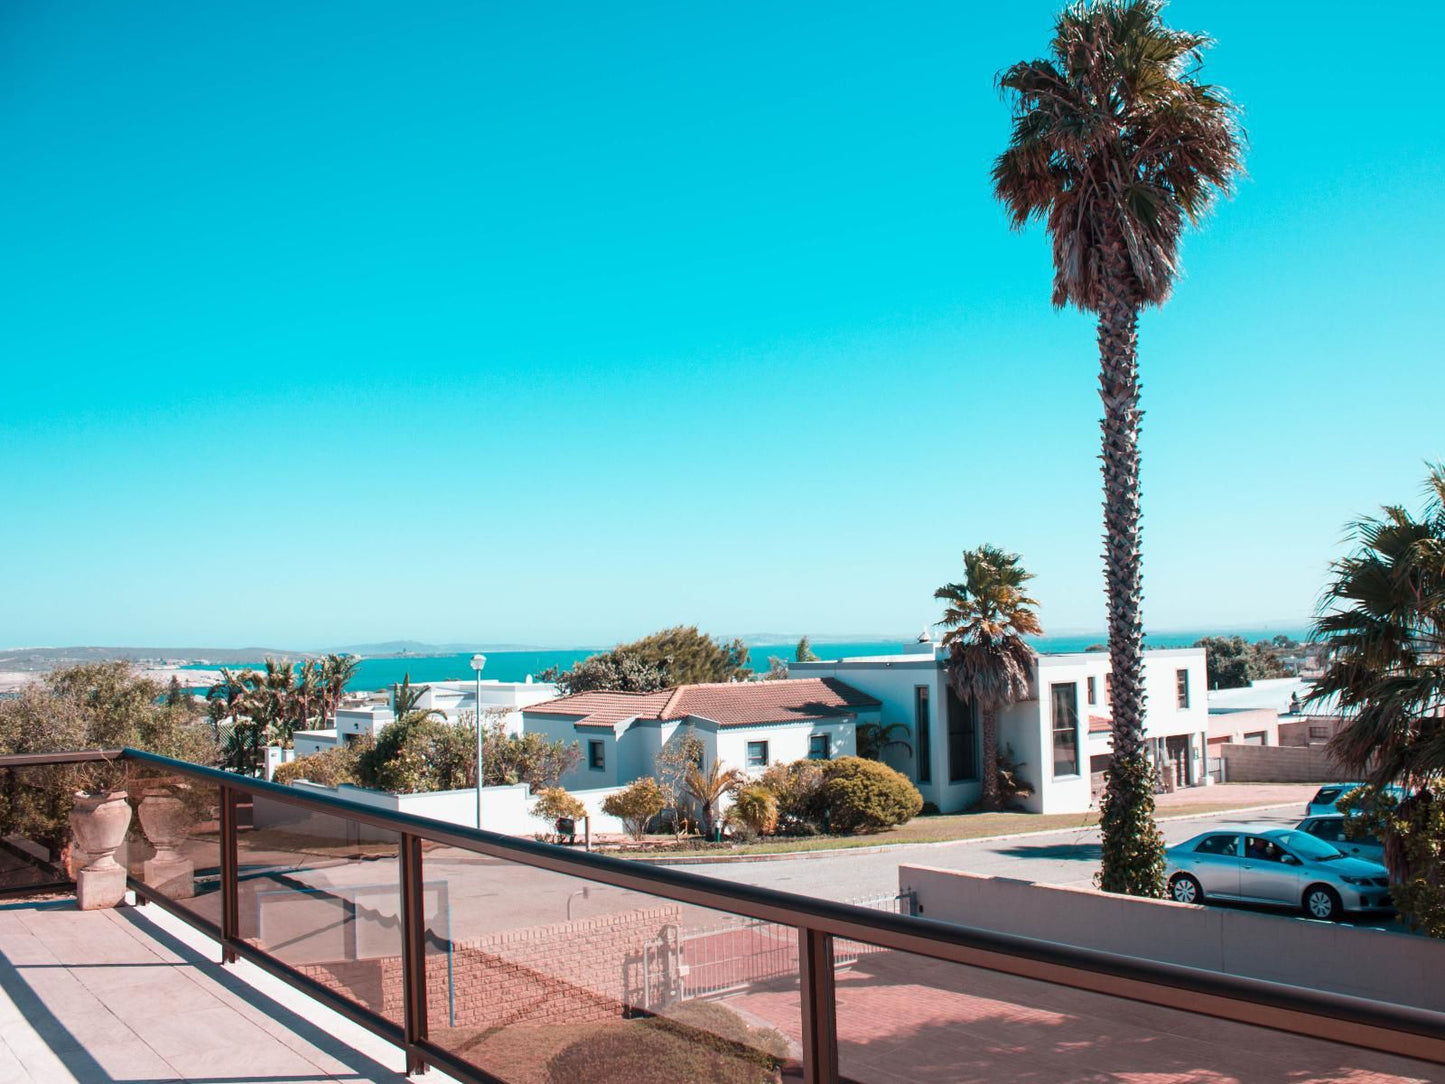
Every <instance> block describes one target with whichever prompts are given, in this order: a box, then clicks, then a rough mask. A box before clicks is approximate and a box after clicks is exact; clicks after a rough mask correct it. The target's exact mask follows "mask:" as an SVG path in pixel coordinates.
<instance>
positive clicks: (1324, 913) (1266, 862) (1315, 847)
mask: <svg viewBox="0 0 1445 1084" xmlns="http://www.w3.org/2000/svg"><path fill="white" fill-rule="evenodd" d="M1166 856H1167V861H1168V867H1167V870H1166V877H1167V878H1168V885H1169V898H1170V899H1172V900H1176V901H1178V902H1179V903H1204V902H1205V901H1206V900H1215V899H1217V900H1238V901H1242V902H1245V903H1265V904H1273V905H1275V906H1284V907H1298V908H1301V909H1302V910H1303V911H1304V912H1305V914H1307V915H1309V916H1310V917H1311V918H1319V919H1333V918H1338V917H1339V916H1340V915H1341V914H1342V913H1343V912H1345V911H1378V910H1385V909H1387V908H1389V906H1390V881H1389V875H1388V874H1387V872H1386V870H1385V867H1384V866H1382V865H1380V864H1379V863H1377V862H1367V861H1365V860H1364V859H1362V858H1351V857H1349V856H1348V855H1345V854H1342V853H1341V852H1340V851H1339V850H1338V849H1337V848H1336V847H1334V846H1332V845H1331V844H1329V843H1326V842H1324V841H1323V840H1320V839H1316V838H1315V837H1314V836H1312V835H1309V834H1307V833H1305V832H1300V831H1297V830H1296V829H1293V828H1280V827H1278V826H1274V825H1241V826H1239V827H1230V828H1215V829H1213V830H1211V831H1208V832H1205V833H1203V834H1202V835H1198V836H1195V837H1194V838H1193V839H1191V840H1189V841H1188V842H1186V843H1181V844H1179V845H1178V846H1177V847H1170V848H1169V850H1168V851H1167V852H1166Z"/></svg>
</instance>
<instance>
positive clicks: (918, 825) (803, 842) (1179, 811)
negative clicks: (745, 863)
mask: <svg viewBox="0 0 1445 1084" xmlns="http://www.w3.org/2000/svg"><path fill="white" fill-rule="evenodd" d="M1247 788H1248V784H1234V785H1232V786H1231V787H1230V788H1229V790H1230V793H1226V794H1220V795H1219V796H1218V797H1211V798H1202V797H1201V798H1200V799H1199V800H1198V801H1195V802H1181V803H1179V804H1177V805H1175V804H1171V805H1169V806H1167V807H1164V808H1161V809H1160V810H1159V811H1158V816H1160V817H1187V816H1198V815H1200V814H1204V813H1218V812H1220V811H1222V810H1226V809H1241V808H1247V807H1248V806H1249V805H1250V804H1251V801H1252V800H1251V798H1250V796H1249V794H1248V793H1247ZM1214 789H1215V790H1216V791H1217V790H1219V788H1218V787H1216V788H1214ZM1098 823H1099V814H1098V811H1097V810H1089V811H1088V812H1087V813H955V814H950V815H946V816H937V817H915V818H914V819H913V820H911V821H909V822H908V823H907V824H904V825H901V826H899V827H898V828H890V829H888V830H887V831H883V832H872V833H869V834H866V835H856V836H810V837H802V838H800V837H791V838H788V839H773V840H767V841H765V842H761V843H742V844H720V845H713V846H705V845H703V846H696V845H695V846H693V847H691V848H686V849H679V850H677V851H676V852H675V853H676V854H679V855H687V856H689V857H694V856H695V857H697V858H699V859H706V858H708V857H710V856H712V855H738V854H787V853H791V852H795V851H844V850H851V849H856V848H858V847H878V846H884V845H887V844H897V843H955V842H960V841H963V840H969V839H984V838H986V837H989V836H1006V835H1014V834H1022V833H1026V832H1048V831H1051V830H1054V829H1058V828H1092V827H1094V826H1095V825H1097V824H1098ZM670 841H671V840H670V837H658V838H657V840H656V842H657V843H658V844H659V847H658V848H657V849H655V850H649V851H647V852H637V853H631V854H629V853H628V852H627V851H622V852H621V853H620V857H623V858H643V857H647V858H651V857H656V856H658V855H659V854H668V853H669V852H668V850H667V849H666V848H665V847H663V846H662V844H664V843H665V842H670Z"/></svg>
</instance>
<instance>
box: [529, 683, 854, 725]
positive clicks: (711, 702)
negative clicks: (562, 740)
mask: <svg viewBox="0 0 1445 1084" xmlns="http://www.w3.org/2000/svg"><path fill="white" fill-rule="evenodd" d="M878 706H879V703H878V701H877V700H875V699H874V698H873V697H871V696H869V695H867V694H866V693H862V692H859V691H858V690H857V689H855V688H853V687H852V686H851V685H845V684H844V683H843V682H841V681H839V680H838V679H837V678H797V679H794V680H790V681H739V682H726V683H719V684H714V685H679V686H678V687H677V688H675V689H664V690H663V691H662V692H657V693H614V692H596V693H577V694H576V695H575V696H564V697H562V698H560V699H558V700H545V701H543V702H542V703H540V704H535V705H533V706H532V707H530V708H526V709H524V714H525V713H532V714H537V715H564V716H569V717H571V718H575V719H576V720H577V725H578V726H615V725H616V724H617V723H620V722H624V721H626V720H628V719H632V718H638V719H686V718H688V717H689V716H696V717H697V718H700V719H710V720H712V721H713V722H715V723H717V724H718V725H719V726H753V725H757V724H760V723H788V722H802V721H805V720H809V719H836V718H839V717H841V716H846V715H851V714H853V713H855V712H858V711H867V710H870V709H874V708H877V707H878Z"/></svg>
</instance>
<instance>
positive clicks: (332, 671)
mask: <svg viewBox="0 0 1445 1084" xmlns="http://www.w3.org/2000/svg"><path fill="white" fill-rule="evenodd" d="M360 663H361V660H360V659H359V658H357V657H356V656H355V655H336V654H331V655H327V656H325V657H324V658H323V659H322V660H321V718H322V725H323V726H325V725H326V723H328V722H334V721H335V719H336V709H337V707H338V706H340V704H341V698H342V696H343V695H344V694H345V693H346V686H347V685H349V684H350V683H351V679H352V678H354V677H355V676H356V668H357V666H358V665H359V664H360Z"/></svg>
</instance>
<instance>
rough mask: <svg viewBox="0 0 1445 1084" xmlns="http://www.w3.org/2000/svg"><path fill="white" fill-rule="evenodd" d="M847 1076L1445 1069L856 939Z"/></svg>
mask: <svg viewBox="0 0 1445 1084" xmlns="http://www.w3.org/2000/svg"><path fill="white" fill-rule="evenodd" d="M834 959H835V978H836V987H837V1007H838V1017H837V1019H838V1053H839V1057H838V1062H839V1065H838V1067H839V1074H840V1078H841V1079H842V1080H844V1081H849V1082H852V1084H885V1082H886V1084H897V1082H898V1081H904V1080H909V1081H920V1082H927V1081H937V1082H943V1081H950V1082H952V1081H996V1080H1009V1081H1038V1082H1040V1084H1042V1082H1053V1081H1146V1080H1147V1081H1148V1082H1149V1084H1198V1082H1201V1081H1219V1082H1226V1081H1261V1082H1277V1084H1308V1082H1321V1084H1323V1082H1326V1081H1328V1082H1332V1084H1339V1082H1345V1081H1354V1082H1364V1081H1369V1082H1370V1084H1406V1082H1411V1084H1414V1082H1423V1081H1436V1080H1441V1079H1442V1073H1445V1067H1442V1066H1439V1065H1433V1064H1429V1063H1425V1062H1419V1061H1414V1060H1412V1059H1407V1058H1400V1057H1395V1056H1392V1055H1388V1054H1381V1053H1376V1052H1374V1051H1370V1050H1363V1049H1360V1048H1357V1047H1350V1046H1344V1045H1341V1044H1338V1043H1332V1042H1327V1041H1325V1040H1321V1039H1311V1038H1307V1037H1303V1036H1297V1035H1290V1034H1285V1033H1282V1032H1279V1031H1274V1030H1271V1029H1267V1028H1262V1027H1254V1026H1251V1025H1249V1024H1240V1023H1234V1022H1232V1021H1228V1020H1220V1019H1216V1018H1214V1017H1209V1016H1201V1015H1198V1014H1195V1013H1189V1012H1185V1011H1182V1010H1179V1009H1170V1008H1163V1007H1160V1006H1156V1005H1148V1004H1143V1003H1141V1002H1136V1001H1130V1000H1125V999H1122V998H1116V997H1110V996H1108V995H1105V994H1096V993H1091V992H1089V991H1084V990H1077V989H1074V988H1072V987H1067V986H1060V985H1055V984H1052V983H1047V982H1043V981H1039V980H1037V979H1025V978H1020V977H1017V976H1014V975H1007V974H1002V973H999V972H996V971H987V970H983V969H981V968H975V967H968V966H965V965H962V964H955V963H949V962H947V961H942V960H935V959H930V958H928V957H924V956H919V955H915V954H913V953H908V952H898V951H894V950H885V949H879V948H877V947H875V946H872V945H867V944H862V943H859V942H847V943H846V944H844V943H841V942H840V943H839V945H838V946H837V947H836V948H835V954H834Z"/></svg>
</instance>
